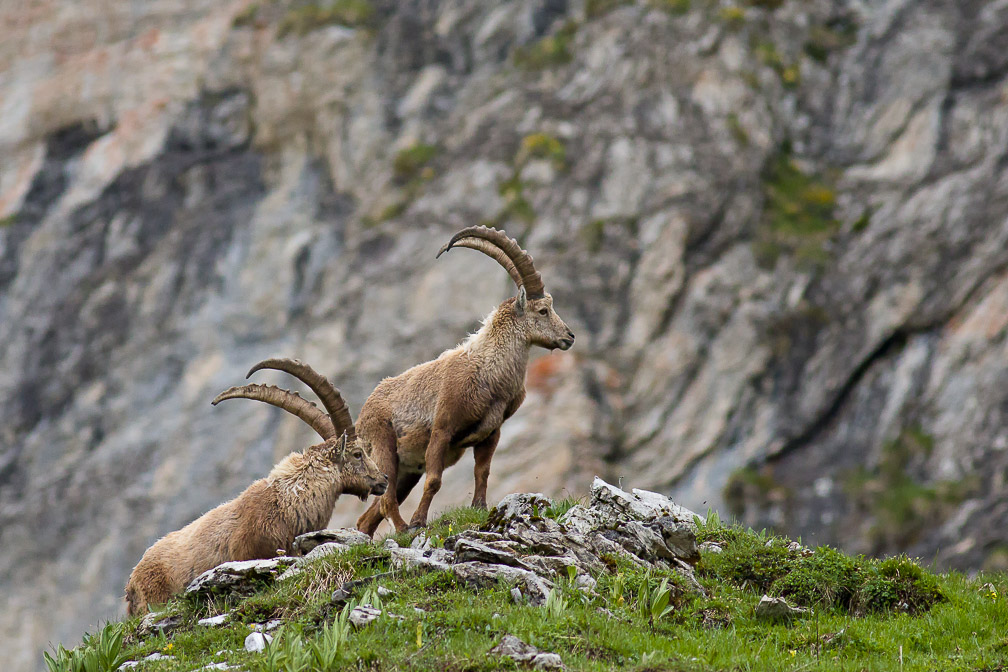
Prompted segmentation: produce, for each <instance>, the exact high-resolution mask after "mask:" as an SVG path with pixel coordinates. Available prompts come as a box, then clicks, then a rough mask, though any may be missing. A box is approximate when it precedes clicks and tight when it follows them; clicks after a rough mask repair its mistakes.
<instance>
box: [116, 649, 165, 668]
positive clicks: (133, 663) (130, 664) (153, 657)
mask: <svg viewBox="0 0 1008 672" xmlns="http://www.w3.org/2000/svg"><path fill="white" fill-rule="evenodd" d="M158 660H175V657H174V656H167V655H165V654H163V653H160V652H158V651H155V652H154V653H151V654H149V655H146V656H144V657H143V658H141V659H140V660H128V661H126V662H125V663H123V664H122V665H120V666H119V667H118V668H116V669H118V670H130V669H133V668H134V667H137V666H138V665H143V664H144V663H148V662H154V661H158Z"/></svg>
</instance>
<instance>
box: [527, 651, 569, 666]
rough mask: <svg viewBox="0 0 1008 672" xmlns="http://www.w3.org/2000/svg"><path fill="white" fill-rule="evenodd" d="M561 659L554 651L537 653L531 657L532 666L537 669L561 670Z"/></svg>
mask: <svg viewBox="0 0 1008 672" xmlns="http://www.w3.org/2000/svg"><path fill="white" fill-rule="evenodd" d="M563 666H564V664H563V660H562V659H561V658H560V656H558V655H557V654H555V653H538V654H536V656H535V657H534V658H533V659H532V667H534V668H536V669H537V670H562V669H563Z"/></svg>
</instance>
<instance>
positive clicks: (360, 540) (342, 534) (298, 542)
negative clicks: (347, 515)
mask: <svg viewBox="0 0 1008 672" xmlns="http://www.w3.org/2000/svg"><path fill="white" fill-rule="evenodd" d="M369 543H371V537H369V536H367V535H366V534H364V533H363V532H360V531H359V530H355V529H351V528H345V527H339V528H332V529H326V530H318V531H316V532H309V533H307V534H302V535H300V536H298V537H296V538H295V539H294V544H293V547H294V550H295V552H296V553H297V554H298V555H308V554H309V553H311V551H312V549H314V548H316V547H317V546H320V545H322V544H339V545H340V546H343V547H349V546H358V545H360V544H369Z"/></svg>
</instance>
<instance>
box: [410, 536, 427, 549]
mask: <svg viewBox="0 0 1008 672" xmlns="http://www.w3.org/2000/svg"><path fill="white" fill-rule="evenodd" d="M431 546H432V544H431V540H430V538H429V537H428V536H427V535H426V534H425V533H424V532H420V533H419V534H418V535H417V536H415V537H413V541H411V542H410V545H409V547H410V548H415V549H418V550H421V551H426V550H427V549H429V548H431Z"/></svg>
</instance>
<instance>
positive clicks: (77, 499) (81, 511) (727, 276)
mask: <svg viewBox="0 0 1008 672" xmlns="http://www.w3.org/2000/svg"><path fill="white" fill-rule="evenodd" d="M369 6H370V7H371V9H372V11H371V12H370V13H368V14H367V18H366V20H365V19H360V20H349V19H348V20H346V21H344V22H343V23H338V22H333V21H329V22H326V23H325V24H324V25H313V24H311V23H305V22H303V21H299V20H298V17H299V16H301V15H300V14H298V13H297V12H296V11H292V10H294V9H296V7H295V6H294V3H292V2H288V0H275V1H273V0H270V1H268V2H258V3H254V4H253V3H251V2H249V1H248V0H229V1H226V2H207V1H202V2H190V3H151V2H143V1H141V0H130V1H125V2H118V3H112V4H111V5H109V4H108V3H103V4H101V5H100V6H99V5H98V4H97V3H94V2H93V1H92V0H75V1H74V2H69V0H60V1H57V2H54V3H51V4H50V5H47V9H46V11H38V9H37V8H36V7H35V6H34V5H32V3H16V2H15V3H7V6H6V7H5V8H4V9H0V17H2V18H3V21H0V118H2V120H3V121H2V123H0V156H3V161H2V162H0V590H2V592H3V594H4V595H5V609H4V611H3V612H2V613H0V645H3V647H4V650H5V651H6V652H8V655H7V656H6V658H7V661H8V662H7V664H8V669H10V670H12V671H13V672H23V671H25V670H29V669H34V668H35V667H36V666H37V665H38V661H39V660H40V651H41V649H42V648H43V647H44V646H45V645H46V643H47V642H49V641H71V640H74V639H76V638H78V637H79V636H80V633H81V631H82V630H83V629H84V628H85V627H89V626H90V627H93V626H95V625H97V624H98V623H99V622H100V621H102V620H104V619H107V618H111V617H116V616H118V615H121V614H122V613H123V607H122V602H121V595H122V586H123V583H124V582H125V578H126V576H127V575H128V573H129V569H130V568H131V567H132V566H133V564H135V562H136V560H137V559H139V557H140V556H141V554H142V552H143V550H144V549H145V548H147V547H148V546H149V544H150V543H151V542H152V541H153V540H155V539H156V538H158V537H159V536H161V535H163V534H164V533H165V532H167V531H169V530H172V529H177V528H179V527H180V526H182V525H184V524H185V523H187V522H189V521H190V520H192V519H194V518H195V517H196V516H198V515H199V514H200V513H202V512H204V511H205V510H207V509H209V508H211V507H212V506H215V505H216V504H218V503H220V502H221V501H224V500H225V499H227V498H229V497H231V496H233V495H235V494H236V493H238V492H239V491H241V489H242V488H244V487H245V486H246V485H247V484H248V483H249V482H250V481H252V480H253V479H254V478H256V477H257V476H258V475H260V474H261V473H263V472H264V471H265V470H266V469H268V467H269V466H270V465H271V464H272V463H273V462H274V461H275V460H276V459H277V458H278V457H279V456H280V455H282V454H284V453H286V452H288V451H290V450H292V449H295V448H300V447H302V446H304V445H307V444H308V443H309V442H310V441H311V437H310V436H309V434H308V433H307V432H306V431H305V430H303V429H302V428H300V427H299V426H298V423H297V421H295V420H290V419H286V418H284V417H283V416H282V414H280V413H278V412H274V411H272V410H270V409H268V408H265V407H260V406H258V405H254V404H249V405H247V406H244V407H239V406H237V405H236V406H234V407H231V408H227V409H224V408H220V409H212V408H211V407H210V406H209V404H208V402H209V400H210V399H211V398H213V396H214V395H216V394H217V393H218V392H219V391H220V390H222V389H224V388H225V387H227V386H230V385H232V384H235V383H237V382H239V381H241V380H242V378H243V376H244V373H245V371H246V370H247V368H248V366H249V365H250V364H251V363H252V362H255V361H257V360H259V359H261V358H263V357H265V356H272V355H278V354H279V355H290V356H297V357H301V358H302V359H305V360H307V361H310V362H312V363H313V364H315V365H317V366H318V367H320V369H321V370H322V371H323V372H324V373H325V374H326V375H327V376H328V377H329V378H330V379H331V380H333V381H334V382H335V383H336V384H337V385H339V387H340V388H341V390H342V391H343V392H344V394H345V396H346V397H347V399H348V401H349V402H350V405H351V408H352V409H353V410H354V411H355V412H356V411H357V410H359V409H360V406H361V404H362V402H363V400H364V399H365V397H366V395H367V394H368V392H369V391H370V390H371V389H372V387H373V386H374V385H375V384H376V382H377V381H378V380H380V379H381V378H382V377H384V376H387V375H392V374H396V373H399V372H400V371H402V370H404V369H405V368H406V367H408V366H410V365H412V364H415V363H417V362H420V361H423V360H426V359H429V358H431V357H434V356H436V355H437V354H438V353H439V352H441V351H442V350H443V349H445V348H447V347H450V346H451V345H453V344H454V343H456V342H458V341H459V340H461V339H462V338H463V337H464V336H465V334H466V333H467V332H468V331H470V330H472V329H473V328H474V327H475V326H476V325H477V324H478V320H479V319H480V318H481V317H482V316H483V315H484V314H485V313H486V312H487V311H489V310H490V309H491V308H492V307H493V306H494V305H496V303H497V302H499V301H500V300H501V299H503V298H504V297H505V296H506V295H507V293H508V291H509V290H510V288H509V281H508V279H507V278H506V277H505V276H504V274H503V273H501V272H500V269H498V268H495V267H494V266H493V264H492V262H489V261H488V260H486V259H484V258H482V257H481V256H480V255H477V254H475V253H473V254H468V253H465V254H463V253H460V254H459V255H458V256H456V257H453V258H442V259H440V260H438V261H435V260H434V258H433V257H434V254H435V253H436V251H437V249H438V248H439V247H440V245H442V244H443V243H444V242H445V241H446V240H447V238H448V236H449V235H450V234H451V233H452V232H453V231H454V230H456V229H457V228H460V227H461V226H463V225H468V224H474V223H478V222H480V221H484V220H489V221H492V222H494V223H496V224H498V225H501V226H503V227H504V228H506V229H507V230H508V231H509V233H511V234H512V235H516V236H519V238H520V239H521V241H522V243H523V244H524V245H525V246H526V247H527V248H528V249H529V250H530V251H531V253H532V254H533V255H534V256H535V258H536V262H537V266H538V267H539V268H540V270H541V271H542V273H543V275H544V278H545V279H546V281H547V283H548V286H549V288H550V291H551V292H552V293H553V296H554V298H555V301H556V306H557V309H558V311H559V313H560V314H561V315H562V316H563V317H564V319H565V320H566V321H567V322H568V323H569V324H570V326H571V328H572V329H573V330H574V331H575V332H576V333H577V334H578V342H577V345H576V346H575V348H574V349H573V350H571V351H570V352H567V353H557V354H547V355H543V354H542V353H537V354H536V357H535V358H534V360H533V361H532V362H531V365H530V369H529V377H528V387H529V396H528V399H527V401H526V402H525V404H524V406H523V407H522V408H521V409H520V410H519V412H518V413H517V414H516V415H515V417H514V418H512V419H511V420H509V421H508V423H506V424H505V426H504V431H503V436H502V439H501V444H500V449H499V450H498V452H497V456H496V457H495V460H494V473H493V476H492V477H491V482H490V488H491V492H490V497H491V498H495V499H496V498H499V497H501V496H503V495H505V494H507V493H509V492H521V491H534V490H539V491H543V492H547V493H549V494H560V493H562V492H563V491H564V489H565V488H566V489H567V490H569V491H570V492H571V493H573V494H575V495H582V494H584V492H583V486H584V483H585V482H586V479H587V478H588V477H590V476H591V475H592V474H595V473H599V474H602V475H603V476H606V477H607V478H608V479H609V480H611V481H615V480H616V479H617V478H618V477H621V476H623V477H626V478H627V479H632V480H633V482H634V483H636V484H638V485H640V486H642V487H647V488H649V489H652V490H658V491H661V492H665V493H670V494H673V495H674V496H675V497H676V499H677V501H681V502H683V503H684V504H686V505H688V506H690V507H692V508H694V509H695V510H698V511H705V510H706V509H707V508H708V507H713V508H715V509H719V510H721V511H722V512H723V513H727V512H728V510H731V511H734V512H736V513H738V514H740V515H741V516H742V517H743V519H744V520H745V521H746V522H749V523H751V524H756V525H761V524H772V525H775V526H777V527H779V528H781V529H783V530H784V531H786V532H788V533H790V534H791V535H795V536H797V535H800V536H801V537H802V538H803V539H804V540H806V541H808V542H811V543H819V542H829V543H834V544H839V545H841V546H843V547H845V548H847V549H849V550H852V551H865V552H873V553H875V552H892V551H897V550H905V551H908V552H910V553H912V554H918V555H921V556H925V557H928V558H934V559H936V560H937V562H938V563H939V564H941V565H942V566H947V567H958V568H979V567H984V566H986V567H991V568H997V567H1002V566H1004V565H1005V564H1006V563H1008V547H1006V546H1005V545H1004V541H1003V539H1002V536H1003V535H1002V534H1001V533H1000V532H998V530H1001V529H1003V528H1004V527H1005V525H1006V524H1008V508H1006V507H1005V506H1004V502H1003V501H1002V500H1003V498H1002V497H1001V496H1000V492H1001V491H1002V489H1003V485H1004V483H1003V481H1004V474H1005V473H1006V469H1008V451H1006V450H1005V447H1006V446H1008V429H1006V428H1008V178H1006V172H1005V171H1006V165H1008V161H1006V158H1005V157H1006V152H1008V150H1006V147H1008V102H1006V100H1008V98H1006V96H1005V94H1004V92H1005V87H1006V86H1008V56H1006V53H1008V51H1006V50H1005V49H1004V34H1005V30H1006V26H1008V7H1006V6H1005V5H1004V3H1001V2H983V1H981V0H964V1H963V2H956V3H949V2H938V1H936V0H923V1H914V2H912V1H911V0H893V1H891V2H886V3H855V2H849V1H848V0H808V1H803V2H797V1H795V0H782V1H775V2H740V3H738V4H737V6H736V5H731V6H728V5H725V4H724V3H721V4H720V5H718V4H716V3H707V2H699V1H697V0H694V1H693V2H645V1H643V0H641V1H639V2H602V3H597V2H593V3H588V2H578V1H571V2H566V1H563V0H561V1H553V0H549V1H547V0H515V1H513V2H504V3H480V2H476V1H475V0H423V1H416V2H392V1H391V0H374V1H373V2H372V3H370V4H369ZM471 482H472V475H471V470H469V469H467V468H464V467H463V466H458V467H456V468H455V469H450V470H448V471H447V472H446V475H445V485H444V488H443V490H442V494H441V495H440V496H439V498H438V504H439V505H442V506H449V505H454V504H458V503H462V502H465V501H468V499H469V498H470V497H471V492H468V489H469V488H471ZM407 506H409V504H407ZM361 510H362V508H361V505H360V503H359V502H352V501H343V500H341V501H340V503H339V504H338V508H337V515H336V516H335V518H334V524H338V525H346V524H351V523H352V521H353V520H354V519H355V518H356V516H357V515H358V514H359V513H360V511H361ZM666 535H671V536H670V537H669V538H666ZM632 537H633V539H634V540H635V541H633V543H640V544H643V543H650V542H651V541H654V540H656V539H657V538H659V537H661V538H662V539H663V543H665V544H666V547H667V548H668V552H669V553H670V554H673V555H675V553H676V552H677V551H676V549H675V548H674V537H675V534H674V529H673V528H671V527H666V526H663V525H660V524H657V523H656V524H655V526H654V527H650V528H649V527H646V526H642V528H641V529H639V530H635V531H634V532H633V533H632ZM600 538H605V536H604V535H601V537H600ZM474 541H477V542H478V541H480V540H476V539H474ZM481 543H482V542H481ZM600 543H601V542H600ZM613 543H617V542H615V541H614V542H613ZM620 543H622V542H620ZM628 543H630V542H628ZM670 544H671V545H670ZM544 557H560V556H544ZM516 569H518V570H520V569H521V568H520V567H516ZM533 569H535V568H533Z"/></svg>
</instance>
